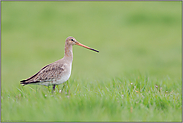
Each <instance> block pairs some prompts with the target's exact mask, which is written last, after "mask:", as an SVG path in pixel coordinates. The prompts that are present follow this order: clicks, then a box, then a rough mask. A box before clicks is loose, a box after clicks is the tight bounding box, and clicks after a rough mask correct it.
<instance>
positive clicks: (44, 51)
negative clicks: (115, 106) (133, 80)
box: [1, 1, 182, 96]
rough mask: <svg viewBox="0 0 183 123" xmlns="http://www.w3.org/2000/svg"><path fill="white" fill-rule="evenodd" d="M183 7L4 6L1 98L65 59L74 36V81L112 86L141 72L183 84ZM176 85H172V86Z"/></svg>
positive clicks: (110, 4) (115, 4) (138, 4)
mask: <svg viewBox="0 0 183 123" xmlns="http://www.w3.org/2000/svg"><path fill="white" fill-rule="evenodd" d="M181 11H182V7H181V1H179V2H157V1H154V2H150V1H148V2H142V1H138V2H132V1H129V2H126V1H120V2H117V1H116V2H109V1H108V2H79V1H77V2H71V1H70V2H28V1H26V2H20V1H16V2H12V1H7V2H5V1H3V2H1V25H2V27H1V36H2V37H1V48H2V49H1V92H2V93H1V94H2V96H3V92H4V91H5V90H11V89H13V88H15V87H17V88H18V87H20V86H21V85H20V84H19V81H20V80H22V79H26V78H28V77H30V76H31V75H33V74H35V73H36V72H38V71H39V70H40V69H41V67H43V66H45V65H47V64H49V63H52V62H54V61H56V60H58V59H61V58H62V57H63V55H64V45H65V39H66V38H67V37H68V36H73V37H75V38H76V40H77V41H79V42H80V43H82V44H84V45H87V46H89V47H92V48H94V49H97V50H99V51H100V52H99V53H95V52H93V51H90V50H87V49H85V48H82V47H79V46H74V47H73V50H74V51H73V52H74V59H73V67H72V74H71V79H77V78H82V80H83V81H84V80H86V81H93V82H94V81H95V80H101V81H103V80H104V81H106V80H110V79H112V78H114V77H120V78H123V77H125V78H128V77H132V76H133V75H136V74H137V73H140V74H143V75H148V76H149V77H151V78H155V79H164V78H171V79H172V80H176V81H178V82H180V81H181V78H182V77H181V57H182V56H181V44H182V42H181V41H182V38H181V36H182V31H181V29H182V25H181V23H182V21H181V16H182V13H181ZM173 82H175V81H172V83H173Z"/></svg>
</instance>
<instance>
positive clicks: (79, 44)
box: [76, 42, 99, 52]
mask: <svg viewBox="0 0 183 123" xmlns="http://www.w3.org/2000/svg"><path fill="white" fill-rule="evenodd" d="M76 45H78V46H82V47H85V48H87V49H90V50H93V51H95V52H99V51H98V50H95V49H92V48H90V47H88V46H85V45H83V44H81V43H79V42H76Z"/></svg>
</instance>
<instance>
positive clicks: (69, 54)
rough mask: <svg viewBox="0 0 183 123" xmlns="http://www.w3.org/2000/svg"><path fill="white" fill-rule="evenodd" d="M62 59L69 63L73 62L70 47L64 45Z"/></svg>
mask: <svg viewBox="0 0 183 123" xmlns="http://www.w3.org/2000/svg"><path fill="white" fill-rule="evenodd" d="M64 57H65V58H66V59H67V60H69V61H71V62H72V60H73V53H72V45H68V44H65V55H64Z"/></svg>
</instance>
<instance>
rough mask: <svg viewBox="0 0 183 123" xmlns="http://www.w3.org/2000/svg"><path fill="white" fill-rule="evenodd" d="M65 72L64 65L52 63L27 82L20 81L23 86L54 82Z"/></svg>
mask: <svg viewBox="0 0 183 123" xmlns="http://www.w3.org/2000/svg"><path fill="white" fill-rule="evenodd" d="M63 71H65V66H64V64H59V65H58V64H56V63H52V64H49V65H46V66H45V67H43V68H42V69H41V70H40V71H39V72H37V73H36V74H34V75H33V76H31V77H29V78H28V79H26V80H22V81H20V82H21V84H30V83H37V82H46V81H53V80H54V78H58V77H59V76H60V75H61V73H63Z"/></svg>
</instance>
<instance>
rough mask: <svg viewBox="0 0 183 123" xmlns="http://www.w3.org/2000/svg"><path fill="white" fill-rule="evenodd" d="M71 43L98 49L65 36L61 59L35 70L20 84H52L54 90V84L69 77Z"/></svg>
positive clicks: (60, 82) (71, 55) (71, 57)
mask: <svg viewBox="0 0 183 123" xmlns="http://www.w3.org/2000/svg"><path fill="white" fill-rule="evenodd" d="M73 45H78V46H82V47H84V48H87V49H90V50H93V51H95V52H99V51H98V50H95V49H93V48H90V47H88V46H86V45H83V44H81V43H79V42H78V41H77V40H76V39H75V38H74V37H72V36H69V37H67V38H66V41H65V54H64V57H63V58H62V59H59V60H57V61H55V62H53V63H51V64H48V65H46V66H44V67H43V68H41V70H40V71H39V72H37V73H36V74H34V75H33V76H31V77H29V78H27V79H25V80H21V81H20V84H22V85H23V86H24V85H28V84H37V85H44V86H51V85H52V86H53V91H54V90H55V86H56V85H59V84H62V83H64V82H66V81H67V80H68V79H69V78H70V75H71V69H72V61H73V52H72V46H73Z"/></svg>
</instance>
